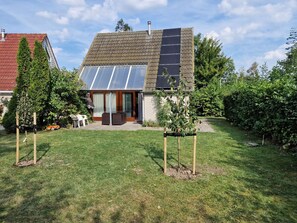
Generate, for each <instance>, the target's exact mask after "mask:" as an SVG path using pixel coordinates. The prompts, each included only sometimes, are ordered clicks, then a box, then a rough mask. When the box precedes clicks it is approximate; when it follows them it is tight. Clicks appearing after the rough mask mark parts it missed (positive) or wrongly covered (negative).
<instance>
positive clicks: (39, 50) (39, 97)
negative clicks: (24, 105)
mask: <svg viewBox="0 0 297 223" xmlns="http://www.w3.org/2000/svg"><path fill="white" fill-rule="evenodd" d="M49 85H50V68H49V64H48V59H47V55H46V52H45V50H44V49H43V47H42V43H41V42H39V41H35V44H34V54H33V60H32V68H31V72H30V87H29V97H30V98H31V99H32V103H33V110H34V111H35V112H36V113H37V117H38V120H39V122H41V124H42V122H43V118H42V117H43V116H44V115H45V114H46V105H47V103H48V100H49V94H50V87H49Z"/></svg>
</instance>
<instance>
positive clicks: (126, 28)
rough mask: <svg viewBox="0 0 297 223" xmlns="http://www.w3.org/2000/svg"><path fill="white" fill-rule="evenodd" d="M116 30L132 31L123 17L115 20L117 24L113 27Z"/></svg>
mask: <svg viewBox="0 0 297 223" xmlns="http://www.w3.org/2000/svg"><path fill="white" fill-rule="evenodd" d="M115 31H116V32H126V31H133V28H132V27H131V26H129V24H128V23H125V22H124V20H123V19H120V20H119V21H118V22H117V25H116V27H115Z"/></svg>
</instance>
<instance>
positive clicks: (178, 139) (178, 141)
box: [177, 129, 180, 169]
mask: <svg viewBox="0 0 297 223" xmlns="http://www.w3.org/2000/svg"><path fill="white" fill-rule="evenodd" d="M177 132H178V133H180V129H178V130H177ZM177 146H178V147H177V150H178V158H177V162H178V169H179V168H180V136H178V137H177Z"/></svg>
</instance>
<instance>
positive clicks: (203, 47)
mask: <svg viewBox="0 0 297 223" xmlns="http://www.w3.org/2000/svg"><path fill="white" fill-rule="evenodd" d="M194 44H195V48H194V54H195V73H194V75H195V85H196V89H200V88H202V87H206V86H207V85H208V83H209V82H210V81H211V79H212V78H214V77H215V78H217V79H220V78H222V77H223V76H224V75H226V71H227V70H228V68H229V67H228V65H229V64H230V60H231V58H229V57H226V56H225V55H224V53H223V52H222V44H221V43H220V42H219V41H218V40H214V39H212V38H207V37H204V38H202V35H201V33H200V34H198V35H197V36H196V37H195V38H194Z"/></svg>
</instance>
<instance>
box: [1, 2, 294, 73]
mask: <svg viewBox="0 0 297 223" xmlns="http://www.w3.org/2000/svg"><path fill="white" fill-rule="evenodd" d="M296 11H297V0H281V1H280V0H270V1H268V0H240V1H239V0H187V1H182V0H180V1H178V0H138V1H137V0H0V27H1V28H5V30H6V32H7V33H47V34H48V36H49V39H50V42H51V45H52V47H53V49H54V51H55V54H56V57H57V60H58V63H59V66H60V67H66V68H67V69H70V70H71V69H72V68H78V67H79V66H80V64H81V63H82V60H83V58H84V56H85V55H86V53H87V50H88V48H89V46H90V44H91V43H92V40H93V38H94V37H95V35H96V33H98V32H113V31H114V28H115V26H116V23H117V21H118V20H119V19H120V18H123V19H124V21H125V22H127V23H128V24H129V25H130V26H132V27H133V29H134V31H139V30H146V29H147V21H148V20H150V21H152V29H165V28H175V27H193V28H194V34H195V35H196V34H197V33H199V32H200V33H202V34H203V35H205V36H209V37H212V38H217V39H218V40H219V41H220V42H221V43H222V45H223V51H224V53H225V55H227V56H230V57H231V58H233V60H234V62H235V65H236V68H237V70H239V69H241V68H242V67H244V69H245V70H246V69H247V68H248V67H249V66H250V65H251V64H252V63H253V62H254V61H256V62H258V63H259V64H260V65H261V64H263V63H264V62H267V64H268V66H269V67H272V66H273V65H275V63H276V61H277V60H281V59H283V58H284V57H285V47H286V46H285V42H286V38H287V37H288V35H289V32H290V29H291V28H292V27H295V28H296V27H297V13H294V12H296Z"/></svg>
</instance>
